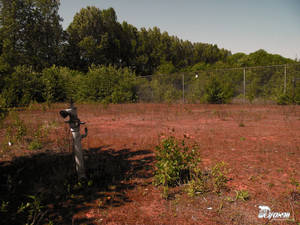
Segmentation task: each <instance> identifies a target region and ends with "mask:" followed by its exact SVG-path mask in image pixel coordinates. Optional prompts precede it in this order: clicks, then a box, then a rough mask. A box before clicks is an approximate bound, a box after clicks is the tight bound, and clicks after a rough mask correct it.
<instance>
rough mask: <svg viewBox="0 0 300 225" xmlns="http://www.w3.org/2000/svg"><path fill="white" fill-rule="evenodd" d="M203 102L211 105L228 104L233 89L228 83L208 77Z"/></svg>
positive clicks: (214, 77)
mask: <svg viewBox="0 0 300 225" xmlns="http://www.w3.org/2000/svg"><path fill="white" fill-rule="evenodd" d="M204 92H205V93H204V101H205V102H207V103H211V104H224V103H228V102H229V100H230V99H231V98H232V97H233V88H232V86H231V84H230V83H229V82H228V81H223V82H222V81H221V80H220V79H218V78H217V77H216V76H212V77H210V79H209V80H208V82H207V83H206V85H205V87H204Z"/></svg>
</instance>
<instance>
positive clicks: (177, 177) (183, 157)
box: [154, 137, 200, 196]
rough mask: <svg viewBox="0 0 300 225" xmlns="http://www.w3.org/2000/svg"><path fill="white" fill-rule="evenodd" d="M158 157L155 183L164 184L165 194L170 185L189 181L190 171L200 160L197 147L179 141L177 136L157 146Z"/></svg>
mask: <svg viewBox="0 0 300 225" xmlns="http://www.w3.org/2000/svg"><path fill="white" fill-rule="evenodd" d="M156 159H157V163H156V164H155V166H156V172H155V176H154V184H155V185H163V186H164V195H165V196H167V190H168V187H169V186H176V185H178V184H180V183H184V182H187V181H188V180H189V177H190V171H191V170H192V169H193V168H195V167H197V165H198V163H199V162H200V158H199V156H198V152H197V150H196V148H195V147H193V148H188V147H187V146H186V144H185V142H184V140H182V141H181V143H178V141H177V140H176V139H175V137H169V138H166V139H164V140H162V142H161V143H160V145H159V146H157V147H156Z"/></svg>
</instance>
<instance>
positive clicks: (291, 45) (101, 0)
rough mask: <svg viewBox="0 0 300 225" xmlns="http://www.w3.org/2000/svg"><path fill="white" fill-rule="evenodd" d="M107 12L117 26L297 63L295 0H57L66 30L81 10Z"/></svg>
mask: <svg viewBox="0 0 300 225" xmlns="http://www.w3.org/2000/svg"><path fill="white" fill-rule="evenodd" d="M87 6H96V7H97V8H99V9H101V10H102V9H107V8H109V7H112V8H114V9H115V11H116V13H117V16H118V21H119V22H120V23H122V22H123V21H126V22H127V23H130V24H132V25H134V26H135V27H137V28H142V27H145V28H147V29H148V28H152V27H154V26H156V27H159V28H160V30H161V31H162V32H164V31H167V32H168V33H169V35H175V36H177V37H178V38H180V39H183V40H189V41H191V42H202V43H210V44H217V45H218V47H219V48H225V49H227V50H230V51H231V52H232V53H236V52H244V53H246V54H249V53H251V52H254V51H257V50H259V49H265V50H266V51H267V52H269V53H272V54H280V55H282V56H284V57H288V58H291V59H295V58H297V59H298V60H299V59H300V0H61V5H60V10H59V14H60V16H61V17H62V18H63V19H64V21H63V23H62V25H63V27H64V28H65V29H66V28H67V27H68V25H69V24H70V23H71V22H72V20H73V17H74V15H75V14H76V13H77V12H79V11H80V9H81V8H85V7H87Z"/></svg>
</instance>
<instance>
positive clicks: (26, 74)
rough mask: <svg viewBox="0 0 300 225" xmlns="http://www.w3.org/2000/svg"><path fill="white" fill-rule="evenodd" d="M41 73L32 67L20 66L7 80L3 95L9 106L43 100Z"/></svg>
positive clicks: (24, 104)
mask: <svg viewBox="0 0 300 225" xmlns="http://www.w3.org/2000/svg"><path fill="white" fill-rule="evenodd" d="M42 89H43V87H42V85H41V82H40V74H38V73H35V72H33V71H32V69H31V68H30V67H27V66H18V67H16V68H15V71H14V72H13V73H12V74H11V76H9V77H7V78H6V80H5V86H4V88H3V91H2V97H3V98H4V99H5V105H6V106H7V107H16V106H26V105H28V104H29V103H30V102H31V101H33V100H35V101H37V102H41V101H43V97H42V94H41V93H42Z"/></svg>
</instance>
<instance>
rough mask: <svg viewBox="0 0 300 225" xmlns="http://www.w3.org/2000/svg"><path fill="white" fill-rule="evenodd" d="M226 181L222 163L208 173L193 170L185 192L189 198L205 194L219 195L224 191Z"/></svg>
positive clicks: (224, 168)
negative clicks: (213, 193)
mask: <svg viewBox="0 0 300 225" xmlns="http://www.w3.org/2000/svg"><path fill="white" fill-rule="evenodd" d="M227 181H228V179H227V177H226V164H225V163H224V162H219V163H217V164H216V165H215V166H213V167H212V168H211V169H210V170H208V171H202V170H200V169H199V168H194V169H193V170H192V173H191V179H190V181H189V182H188V185H187V189H186V191H187V193H188V195H189V196H191V197H193V196H195V195H197V194H203V193H206V192H215V193H220V192H221V190H223V189H226V183H227Z"/></svg>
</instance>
